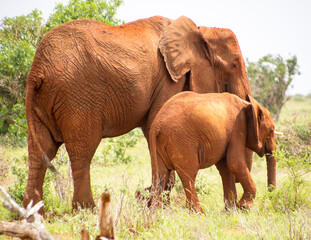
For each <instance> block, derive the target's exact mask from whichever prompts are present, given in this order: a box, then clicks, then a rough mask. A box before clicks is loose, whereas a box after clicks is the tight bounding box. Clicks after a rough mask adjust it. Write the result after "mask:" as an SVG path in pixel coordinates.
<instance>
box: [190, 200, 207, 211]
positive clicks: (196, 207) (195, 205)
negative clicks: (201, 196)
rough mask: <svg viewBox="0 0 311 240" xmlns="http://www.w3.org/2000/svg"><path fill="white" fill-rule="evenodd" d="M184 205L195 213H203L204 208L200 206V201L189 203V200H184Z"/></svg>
mask: <svg viewBox="0 0 311 240" xmlns="http://www.w3.org/2000/svg"><path fill="white" fill-rule="evenodd" d="M186 207H187V208H189V209H190V210H191V211H192V212H194V213H197V214H204V213H205V212H204V210H203V209H202V207H201V204H200V202H196V203H193V202H192V203H190V202H188V201H187V202H186Z"/></svg>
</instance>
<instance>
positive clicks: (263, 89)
mask: <svg viewBox="0 0 311 240" xmlns="http://www.w3.org/2000/svg"><path fill="white" fill-rule="evenodd" d="M121 2H122V1H119V0H112V1H109V2H108V1H101V0H95V1H92V0H71V1H69V3H68V5H62V4H58V5H57V6H56V7H55V10H54V13H53V14H52V15H51V16H50V18H49V19H48V20H47V21H46V22H45V20H44V19H42V15H41V13H40V11H38V10H34V11H33V12H31V13H30V14H28V15H26V16H19V17H15V18H6V19H2V20H1V28H0V38H1V41H0V66H1V68H0V101H1V104H0V133H1V137H0V185H1V186H3V187H5V188H6V189H7V191H8V192H9V194H10V195H11V196H12V197H13V198H14V199H15V201H16V202H17V203H19V204H20V205H22V199H23V194H24V191H25V187H26V180H27V171H28V167H27V164H28V154H27V134H26V133H27V124H26V119H25V107H24V97H25V91H24V89H25V80H26V77H27V73H28V71H29V69H30V66H31V63H32V59H33V56H34V52H35V49H36V46H37V45H38V43H39V41H40V39H41V37H42V36H43V35H44V33H46V32H47V31H48V30H50V29H51V28H53V27H55V26H57V25H59V24H61V23H64V22H66V21H69V20H71V19H77V18H93V19H97V20H100V21H104V22H106V23H107V24H118V23H121V20H117V19H116V18H115V12H116V10H117V8H118V6H119V5H120V4H121ZM247 66H248V69H247V70H248V74H249V78H250V82H251V87H252V91H253V94H254V96H255V98H256V99H257V100H258V101H259V102H260V103H261V104H263V105H264V106H266V107H267V108H269V110H270V111H271V112H272V113H273V114H274V116H275V119H276V120H277V119H278V120H277V122H276V126H277V130H278V131H281V132H283V133H284V135H283V136H278V137H277V145H278V150H277V151H276V153H275V155H276V157H277V159H278V164H277V174H278V175H277V189H276V190H274V191H273V192H269V191H268V189H267V177H266V163H265V160H264V158H259V157H257V156H255V159H254V163H253V169H252V176H253V178H254V181H255V184H256V186H257V197H256V199H255V201H254V205H253V207H252V209H251V210H250V211H242V210H238V209H233V210H231V211H224V203H223V197H222V186H221V179H220V176H219V174H218V171H217V169H216V168H215V167H211V168H208V169H204V170H201V171H200V172H199V175H198V177H197V181H196V189H197V192H198V196H199V199H200V202H201V204H202V207H203V209H204V211H205V215H196V214H194V213H192V212H189V210H188V209H187V208H185V194H184V190H183V187H182V185H181V182H180V181H179V179H178V177H177V183H176V186H175V187H174V189H173V191H172V195H171V205H170V206H169V207H166V208H163V209H160V210H158V211H157V212H155V213H154V214H152V215H151V214H150V212H149V210H148V208H147V207H146V203H144V202H138V201H137V200H136V198H135V191H136V190H143V189H144V188H145V187H148V186H150V182H151V166H150V157H149V152H148V147H147V143H146V140H145V139H144V137H143V135H142V133H141V131H140V129H135V130H133V131H131V132H130V133H128V134H126V135H123V136H120V137H118V138H112V139H104V140H102V143H101V144H100V146H99V148H98V149H97V151H96V153H95V155H94V158H93V162H92V165H91V178H92V179H91V180H92V191H93V195H94V199H95V200H97V201H98V200H99V198H100V195H101V193H102V192H103V191H104V190H105V189H108V190H109V192H110V193H111V197H112V199H111V202H112V203H111V209H112V211H113V217H114V222H115V235H116V237H117V238H118V239H310V238H311V228H310V226H311V198H310V196H309V193H310V192H311V177H310V171H311V96H295V97H291V98H288V96H286V94H285V92H286V90H287V88H288V87H289V86H290V84H292V83H293V82H294V77H295V75H297V74H299V70H298V64H297V58H296V57H295V56H293V57H291V58H289V59H283V58H282V57H281V56H271V55H267V56H264V57H263V58H261V59H259V60H258V62H247ZM267 93H269V94H267ZM52 163H53V164H54V166H55V167H56V169H57V170H58V172H59V174H54V173H52V172H50V171H48V172H47V174H46V177H45V182H44V186H43V189H44V204H45V211H46V218H45V219H44V225H45V228H46V229H47V231H48V232H49V233H51V234H52V235H53V236H55V238H56V239H80V230H81V227H82V226H84V227H85V229H86V230H87V231H88V232H89V233H91V235H92V236H96V235H98V228H97V215H98V208H96V209H95V210H94V211H90V210H84V209H81V210H80V211H78V212H72V209H71V197H72V194H73V193H72V191H73V188H72V177H71V172H70V162H69V159H68V155H67V153H66V150H65V147H64V146H62V147H61V148H60V150H59V152H58V154H57V156H56V158H55V159H54V160H53V162H52ZM237 185H238V192H239V194H241V193H242V188H241V187H240V185H239V184H237ZM16 218H17V217H16V215H14V214H13V213H11V212H9V211H7V210H6V209H4V208H3V207H2V205H1V206H0V221H14V220H16ZM6 238H7V237H5V236H0V239H6Z"/></svg>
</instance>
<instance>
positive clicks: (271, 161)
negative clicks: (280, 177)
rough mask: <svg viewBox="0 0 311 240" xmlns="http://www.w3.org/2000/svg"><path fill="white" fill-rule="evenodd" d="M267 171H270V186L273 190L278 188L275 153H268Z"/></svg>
mask: <svg viewBox="0 0 311 240" xmlns="http://www.w3.org/2000/svg"><path fill="white" fill-rule="evenodd" d="M266 160H267V173H268V188H269V191H273V190H274V189H275V188H276V159H275V157H274V156H273V155H268V154H267V155H266Z"/></svg>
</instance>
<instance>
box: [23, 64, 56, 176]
mask: <svg viewBox="0 0 311 240" xmlns="http://www.w3.org/2000/svg"><path fill="white" fill-rule="evenodd" d="M41 84H42V80H41V79H38V77H37V75H36V74H35V73H34V72H33V71H32V70H31V71H30V73H29V75H28V78H27V86H26V100H25V105H26V118H27V124H28V138H29V137H30V136H31V140H32V146H28V148H29V147H32V148H34V149H36V151H37V152H38V153H39V155H41V156H42V160H43V163H44V164H45V165H46V167H47V168H48V169H50V170H51V171H53V172H57V171H56V169H55V167H54V166H53V165H52V164H51V162H50V159H49V157H48V156H47V155H46V153H45V152H44V151H43V150H42V147H41V144H40V142H39V140H38V137H37V134H36V130H35V116H36V115H38V106H37V104H36V102H35V92H36V89H38V88H39V87H40V86H41ZM39 118H40V117H39ZM40 120H41V118H40Z"/></svg>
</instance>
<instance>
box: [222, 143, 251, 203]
mask: <svg viewBox="0 0 311 240" xmlns="http://www.w3.org/2000/svg"><path fill="white" fill-rule="evenodd" d="M233 138H234V137H233ZM240 142H241V140H238V141H234V139H233V141H231V143H230V144H229V147H228V150H227V165H228V168H229V170H230V171H231V172H232V173H233V174H234V176H235V177H236V178H237V180H238V181H239V182H240V183H241V185H242V187H243V190H244V193H243V196H242V197H241V199H240V201H239V203H238V206H239V207H241V208H247V209H249V208H250V206H251V205H252V203H253V199H254V198H255V197H256V186H255V183H254V181H253V179H252V176H251V174H250V171H249V170H248V167H247V164H246V162H245V155H244V146H243V144H240Z"/></svg>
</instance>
